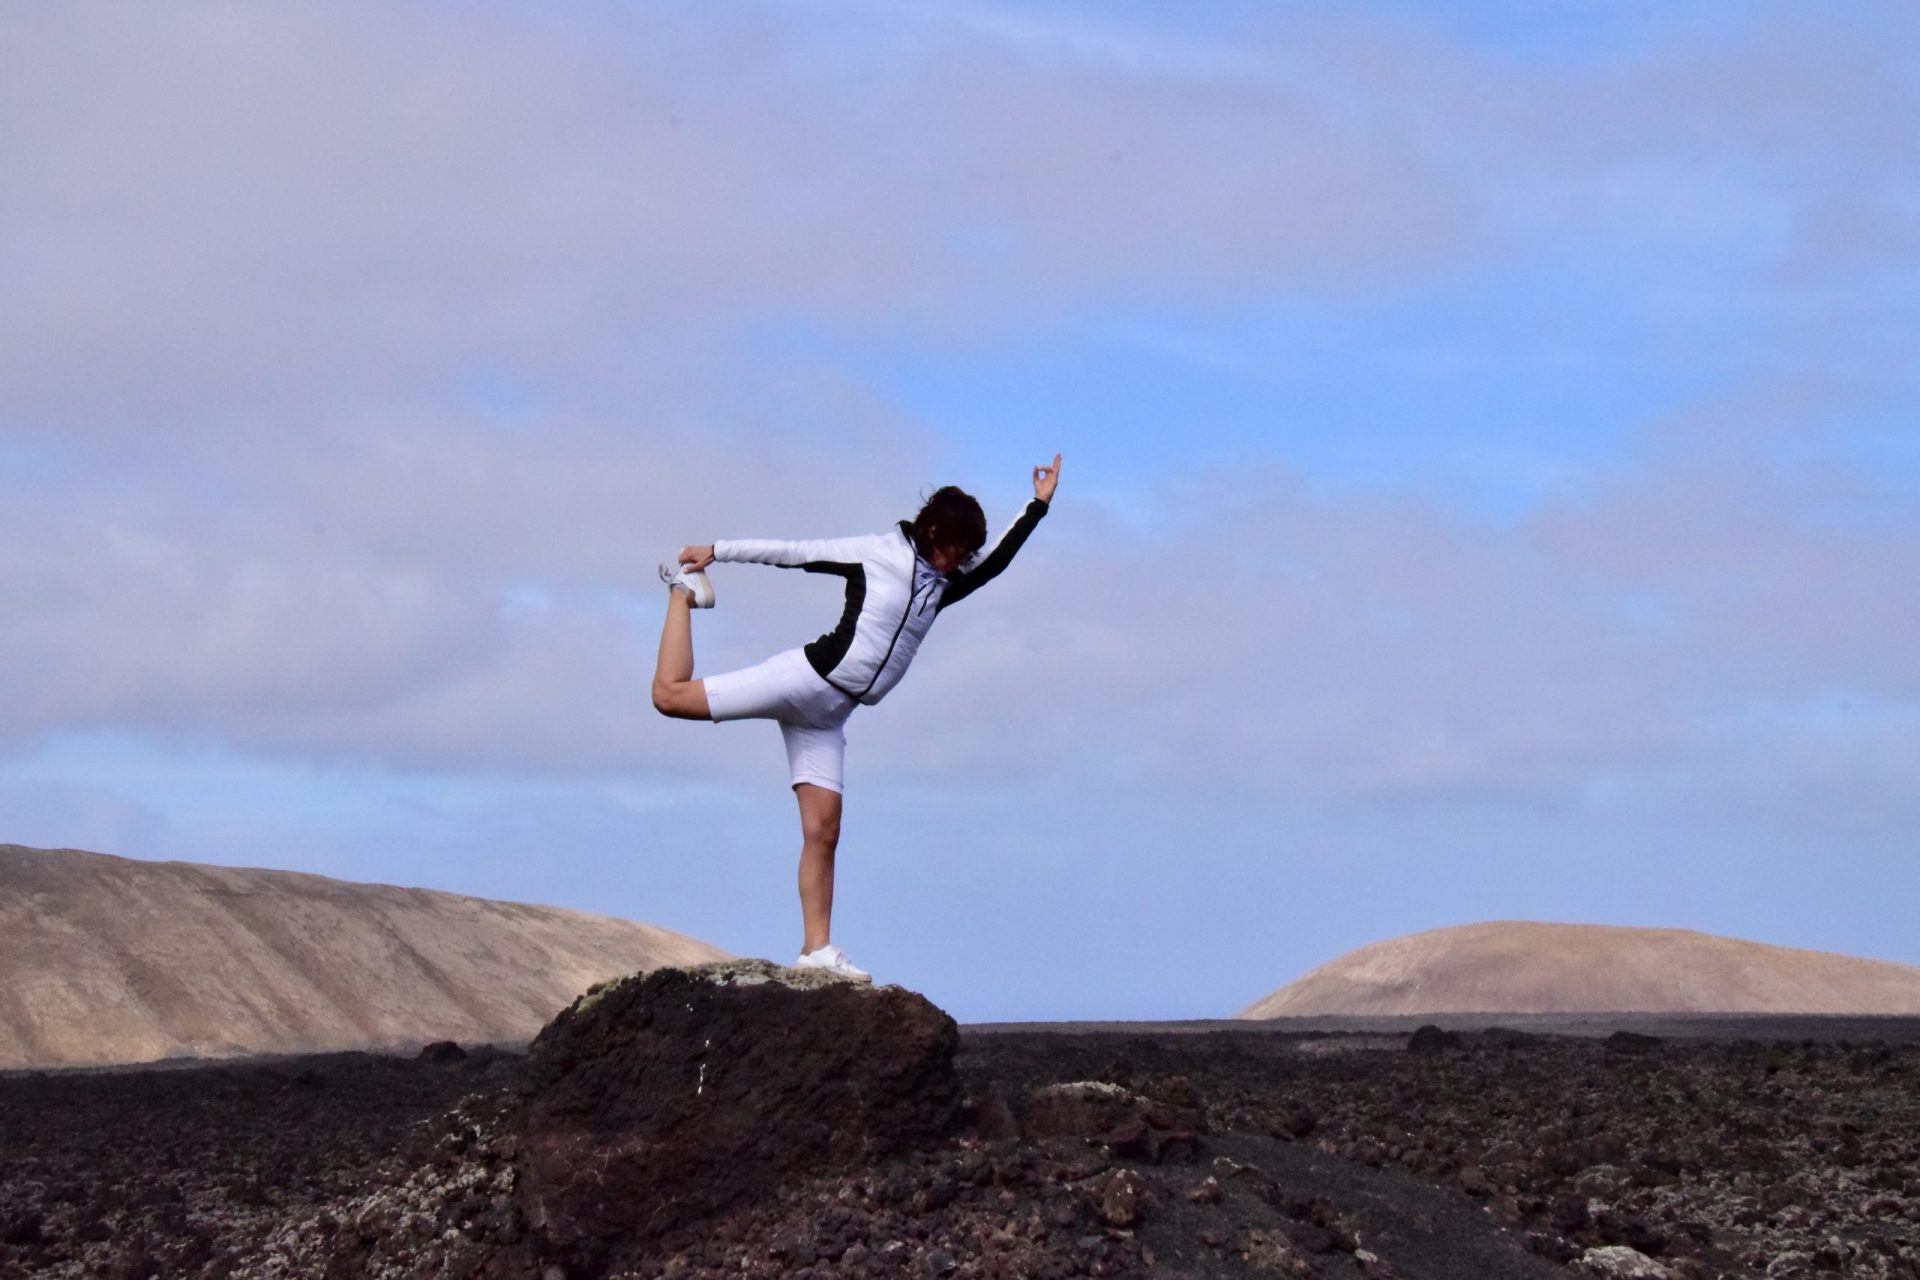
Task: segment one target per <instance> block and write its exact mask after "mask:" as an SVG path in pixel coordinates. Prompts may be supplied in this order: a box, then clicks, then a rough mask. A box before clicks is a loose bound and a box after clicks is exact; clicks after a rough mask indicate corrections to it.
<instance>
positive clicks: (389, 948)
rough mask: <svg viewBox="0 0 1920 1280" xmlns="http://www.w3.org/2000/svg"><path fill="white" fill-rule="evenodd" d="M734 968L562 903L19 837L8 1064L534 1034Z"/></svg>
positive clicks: (5, 1011) (13, 862)
mask: <svg viewBox="0 0 1920 1280" xmlns="http://www.w3.org/2000/svg"><path fill="white" fill-rule="evenodd" d="M728 958H730V957H729V955H728V953H727V952H724V951H721V950H719V949H718V948H716V947H712V946H709V945H707V944H706V943H704V942H699V941H697V940H695V939H693V938H688V937H685V936H683V935H681V934H677V933H672V932H670V931H668V930H666V929H660V928H656V927H654V926H653V925H646V924H635V923H633V922H630V921H626V920H615V919H612V918H610V917H607V916H595V915H587V914H585V913H583V912H578V911H566V910H562V909H560V908H557V907H540V906H527V905H523V904H520V903H514V902H495V901H491V900H488V899H484V898H467V897H462V896H460V895H458V894H452V893H441V892H438V891H435V890H430V889H401V888H395V887H393V886H391V885H379V884H355V883H351V882H348V881H343V880H329V879H327V878H326V877H324V876H314V875H304V874H300V873H297V872H290V871H263V870H254V869H248V868H238V867H216V866H203V865H200V864H197V863H191V862H140V861H135V860H132V859H127V858H117V857H113V856H111V855H108V854H101V853H86V852H82V851H79V850H75V849H53V850H48V849H28V848H23V847H22V846H20V845H0V975H4V976H5V980H4V982H0V1067H22V1066H68V1065H81V1064H100V1063H113V1062H145V1061H152V1060H154V1059H158V1058H164V1057H173V1056H183V1055H192V1056H202V1055H206V1056H213V1055H225V1054H235V1053H293V1052H308V1051H313V1050H319V1049H339V1048H362V1047H373V1046H386V1045H400V1044H408V1043H419V1042H421V1041H427V1040H443V1039H445V1040H466V1041H476V1040H517V1039H526V1038H528V1037H531V1036H532V1035H533V1034H534V1033H535V1032H537V1031H538V1030H539V1029H540V1028H541V1026H543V1025H544V1024H545V1023H546V1022H547V1020H548V1019H550V1018H551V1017H553V1015H554V1014H555V1013H556V1012H558V1011H559V1010H560V1009H562V1008H563V1007H565V1006H566V1005H567V1004H568V1002H570V1001H571V1000H572V999H573V998H574V997H575V996H577V995H578V994H579V993H580V992H581V991H583V990H585V989H586V988H587V987H589V986H591V985H593V984H594V983H595V982H599V981H602V980H603V979H606V978H610V977H614V976H617V975H620V974H625V973H632V972H633V971H635V970H636V969H652V968H658V967H660V966H663V965H686V964H698V963H702V962H704V961H708V960H720V959H728Z"/></svg>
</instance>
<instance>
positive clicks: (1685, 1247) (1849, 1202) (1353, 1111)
mask: <svg viewBox="0 0 1920 1280" xmlns="http://www.w3.org/2000/svg"><path fill="white" fill-rule="evenodd" d="M754 963H757V962H743V963H736V964H734V965H732V966H716V967H714V969H715V970H716V971H724V974H723V975H722V976H720V977H718V978H716V976H715V974H714V973H703V972H702V971H700V970H695V971H660V972H658V973H655V974H653V975H650V976H648V977H647V978H646V979H644V980H640V979H631V980H627V981H626V982H624V983H621V984H616V985H615V986H613V987H611V988H609V989H607V990H604V991H600V992H597V993H595V994H594V995H593V996H592V997H590V998H587V999H584V1000H583V1001H581V1002H580V1003H579V1004H578V1005H576V1007H575V1009H573V1010H570V1011H569V1013H568V1014H566V1015H563V1016H562V1018H561V1019H559V1020H557V1021H556V1023H555V1024H554V1025H553V1026H550V1027H549V1028H548V1030H547V1031H546V1032H543V1033H542V1037H541V1039H540V1040H539V1041H537V1042H536V1043H535V1045H534V1046H533V1049H532V1051H531V1052H530V1053H529V1054H528V1055H526V1056H524V1057H523V1056H520V1055H514V1054H502V1053H499V1052H497V1051H490V1050H476V1051H474V1052H471V1053H466V1054H462V1053H461V1052H460V1051H458V1050H456V1049H453V1048H451V1047H447V1048H443V1049H440V1050H438V1051H437V1052H433V1053H430V1054H428V1055H426V1056H424V1057H422V1058H420V1059H415V1060H408V1059H398V1058H390V1057H380V1056H375V1055H358V1054H336V1055H328V1056H325V1057H318V1058H308V1059H298V1060H283V1061H276V1062H267V1063H260V1062H255V1063H227V1064H207V1065H201V1066H196V1067H192V1068H173V1069H168V1070H151V1071H127V1072H112V1073H85V1074H50V1073H39V1074H15V1075H10V1076H5V1077H0V1276H15V1275H19V1276H49V1277H56V1276H61V1277H64V1276H72V1277H80V1276H88V1277H93V1276H101V1277H118V1278H121V1280H139V1278H144V1277H174V1276H233V1277H241V1276H246V1277H290V1278H291V1277H309V1276H331V1277H349V1276H369V1277H373V1276H391V1277H403V1276H405V1277H413V1276H420V1277H425V1276H474V1277H508V1276H526V1277H538V1278H539V1280H574V1278H576V1277H588V1276H671V1277H684V1278H686V1280H695V1278H697V1277H719V1276H728V1277H740V1276H746V1277H773V1276H794V1277H812V1278H814V1280H825V1278H826V1277H840V1276H844V1277H855V1278H857V1277H883V1276H884V1277H898V1276H910V1277H931V1278H933V1280H942V1278H980V1280H985V1278H987V1277H1017V1276H1026V1277H1065V1276H1125V1275H1135V1276H1149V1275H1151V1276H1168V1277H1175V1276H1188V1277H1195V1278H1199V1277H1229V1276H1267V1275H1279V1276H1288V1275H1294V1276H1354V1277H1361V1276H1375V1277H1415V1278H1417V1277H1436V1278H1451V1277H1460V1278H1461V1280H1466V1278H1467V1277H1475V1278H1481V1277H1487V1278H1496V1280H1497V1278H1498V1277H1502V1276H1513V1277H1528V1276H1553V1275H1564V1274H1569V1273H1571V1274H1588V1275H1590V1274H1601V1275H1618V1276H1635V1275H1645V1276H1662V1275H1665V1276H1671V1277H1719V1276H1743V1277H1744V1276H1816V1275H1833V1276H1861V1277H1879V1276H1891V1277H1909V1278H1913V1280H1920V1123H1917V1122H1920V1046H1914V1045H1912V1044H1900V1043H1891V1042H1883V1043H1880V1044H1873V1043H1859V1042H1854V1043H1839V1042H1822V1041H1816V1040H1813V1039H1810V1038H1807V1039H1801V1040H1793V1041H1772V1042H1769V1041H1764V1040H1743V1041H1719V1042H1713V1041H1697V1040H1679V1039H1655V1038H1649V1037H1645V1036H1642V1035H1639V1034H1637V1033H1626V1034H1623V1035H1621V1036H1618V1037H1614V1038H1607V1039H1601V1038H1593V1037H1587V1038H1577V1037H1563V1036H1532V1035H1525V1034H1521V1033H1516V1032H1506V1031H1501V1030H1498V1029H1492V1030H1479V1031H1473V1032H1441V1031H1438V1030H1437V1029H1436V1030H1433V1031H1426V1032H1418V1033H1415V1034H1413V1035H1411V1036H1409V1035H1407V1034H1401V1033H1379V1032H1374V1033H1362V1034H1340V1033H1334V1032H1323V1031H1314V1032H1305V1033H1287V1032H1275V1031H1270V1030H1262V1029H1223V1030H1219V1031H1213V1032H1208V1033H1204V1034H1131V1033H1128V1032H1123V1031H1107V1032H1097V1033H1070V1032H1059V1031H1001V1032H996V1033H994V1034H962V1033H961V1032H960V1031H959V1029H957V1028H955V1027H954V1026H953V1024H952V1023H951V1021H950V1020H948V1019H946V1017H945V1015H944V1014H941V1013H940V1012H939V1010H937V1009H935V1008H934V1007H933V1006H932V1005H930V1004H928V1003H927V1002H926V1001H925V1000H923V999H921V998H920V997H918V996H914V995H913V994H912V993H909V992H903V991H901V990H900V989H899V988H881V989H878V990H875V989H871V988H865V987H859V988H855V987H851V986H849V985H847V984H843V983H834V982H829V981H825V980H810V981H808V982H806V983H801V984H791V983H789V982H786V981H783V980H781V978H780V975H781V974H783V973H788V974H790V973H791V972H792V971H780V970H777V969H775V968H774V967H773V966H767V965H764V964H762V965H761V967H760V968H759V969H755V968H754V967H753V964H754Z"/></svg>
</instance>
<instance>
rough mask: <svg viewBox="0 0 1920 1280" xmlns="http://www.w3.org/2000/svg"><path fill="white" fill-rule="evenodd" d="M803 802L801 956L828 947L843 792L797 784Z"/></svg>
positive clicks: (801, 803)
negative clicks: (802, 927)
mask: <svg viewBox="0 0 1920 1280" xmlns="http://www.w3.org/2000/svg"><path fill="white" fill-rule="evenodd" d="M793 793H794V795H795V796H797V797H799V800H800V835H801V843H800V919H801V922H802V924H803V925H804V926H805V929H806V940H805V941H804V942H803V943H802V944H801V946H800V951H801V953H802V954H805V953H806V952H809V951H812V950H815V949H816V948H819V947H824V946H826V945H827V943H828V942H829V941H831V939H830V938H829V937H828V925H829V924H830V923H831V921H832V919H833V854H834V850H836V849H837V848H839V847H840V793H839V792H838V791H832V790H829V789H828V788H826V787H816V786H815V785H813V783H811V782H796V783H794V784H793Z"/></svg>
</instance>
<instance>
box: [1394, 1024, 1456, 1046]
mask: <svg viewBox="0 0 1920 1280" xmlns="http://www.w3.org/2000/svg"><path fill="white" fill-rule="evenodd" d="M1459 1047H1460V1033H1459V1032H1457V1031H1442V1030H1441V1029H1440V1028H1439V1027H1436V1026H1434V1025H1433V1024H1432V1023H1431V1022H1429V1023H1428V1024H1427V1025H1425V1026H1423V1027H1415V1028H1414V1031H1413V1034H1412V1035H1411V1036H1409V1037H1407V1052H1408V1053H1441V1052H1444V1051H1445V1050H1448V1049H1458V1048H1459Z"/></svg>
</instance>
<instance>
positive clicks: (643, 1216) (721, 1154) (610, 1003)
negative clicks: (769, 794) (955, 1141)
mask: <svg viewBox="0 0 1920 1280" xmlns="http://www.w3.org/2000/svg"><path fill="white" fill-rule="evenodd" d="M958 1042H959V1032H958V1029H957V1028H956V1027H955V1025H954V1022H953V1019H952V1018H950V1017H948V1016H947V1015H946V1014H945V1013H943V1012H941V1011H940V1010H939V1009H938V1008H936V1007H935V1006H934V1005H933V1004H932V1003H930V1002H929V1001H928V1000H927V999H926V998H925V997H924V996H921V995H918V994H916V993H914V992H911V991H907V990H905V989H903V988H900V987H895V986H881V987H874V986H870V985H868V984H865V983H854V982H849V981H847V980H845V979H842V978H838V977H836V976H834V975H830V974H825V973H821V972H818V971H811V970H808V971H802V970H793V969H783V968H781V967H780V966H777V965H774V964H770V963H768V962H767V961H764V960H747V961H727V962H722V963H719V964H711V965H701V966H698V967H696V968H692V969H659V970H655V971H654V972H652V973H650V974H646V975H644V976H641V975H636V976H634V977H631V978H626V979H622V980H620V981H618V982H615V983H611V984H608V985H606V986H604V987H599V988H595V989H594V990H593V991H590V992H588V993H587V995H585V996H582V997H581V998H580V999H579V1000H578V1001H576V1002H575V1003H574V1005H573V1006H572V1007H571V1008H569V1009H568V1010H566V1011H565V1012H564V1013H562V1014H561V1015H560V1016H559V1017H558V1018H556V1019H555V1020H554V1021H553V1022H552V1023H551V1024H550V1025H549V1026H548V1027H547V1028H546V1030H544V1031H542V1032H541V1033H540V1036H539V1038H538V1039H537V1040H535V1041H534V1044H533V1047H532V1050H531V1051H530V1053H529V1060H528V1079H529V1088H530V1090H531V1097H530V1098H529V1099H528V1102H527V1106H526V1108H525V1110H524V1112H523V1113H522V1115H521V1117H520V1119H519V1121H518V1124H517V1126H516V1127H517V1129H518V1133H519V1137H520V1140H521V1143H522V1159H521V1162H520V1166H521V1180H520V1184H519V1187H518V1197H519V1200H520V1203H521V1205H522V1207H523V1210H524V1211H525V1213H526V1216H527V1219H528V1221H529V1222H530V1223H531V1224H532V1226H533V1227H534V1228H535V1229H536V1230H537V1231H538V1232H539V1233H540V1235H541V1236H543V1237H544V1238H545V1239H546V1240H547V1241H549V1242H551V1243H552V1244H553V1246H554V1252H555V1253H556V1254H557V1255H558V1256H559V1257H560V1258H562V1259H564V1260H565V1261H566V1263H567V1264H568V1265H570V1266H578V1267H581V1268H584V1269H588V1270H597V1269H599V1268H601V1267H604V1266H606V1265H607V1264H608V1263H610V1262H613V1261H617V1260H623V1259H626V1258H639V1257H644V1256H649V1255H651V1254H652V1253H654V1252H656V1251H659V1250H666V1249H671V1248H673V1247H675V1246H676V1245H678V1244H681V1243H684V1242H685V1239H687V1238H690V1234H691V1228H692V1227H693V1226H694V1225H695V1224H697V1223H699V1222H701V1221H703V1220H705V1219H707V1218H710V1217H712V1216H713V1215H715V1214H717V1213H719V1212H721V1211H723V1210H726V1209H728V1208H731V1207H734V1206H736V1205H740V1204H743V1203H746V1202H751V1201H753V1200H754V1199H756V1198H759V1197H761V1196H763V1195H764V1194H765V1193H767V1192H768V1191H770V1190H772V1189H775V1188H777V1187H779V1186H781V1185H782V1184H784V1183H786V1182H788V1181H790V1180H792V1179H793V1178H795V1177H798V1176H801V1175H805V1176H814V1175H817V1174H819V1173H821V1172H822V1171H823V1170H831V1169H834V1168H844V1167H853V1166H863V1165H870V1164H872V1163H875V1162H876V1161H878V1160H881V1159H883V1158H885V1157H887V1156H889V1155H892V1154H894V1153H898V1152H902V1151H906V1150H909V1149H912V1148H914V1147H917V1146H922V1145H926V1144H929V1143H933V1142H936V1141H938V1140H940V1139H942V1138H943V1137H945V1136H946V1135H947V1134H948V1133H950V1132H951V1131H952V1130H953V1129H954V1127H955V1125H956V1122H957V1120H958V1118H959V1114H960V1101H959V1100H960V1091H959V1087H958V1083H957V1081H956V1078H955V1076H954V1070H953V1055H954V1050H955V1048H956V1046H957V1045H958Z"/></svg>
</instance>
